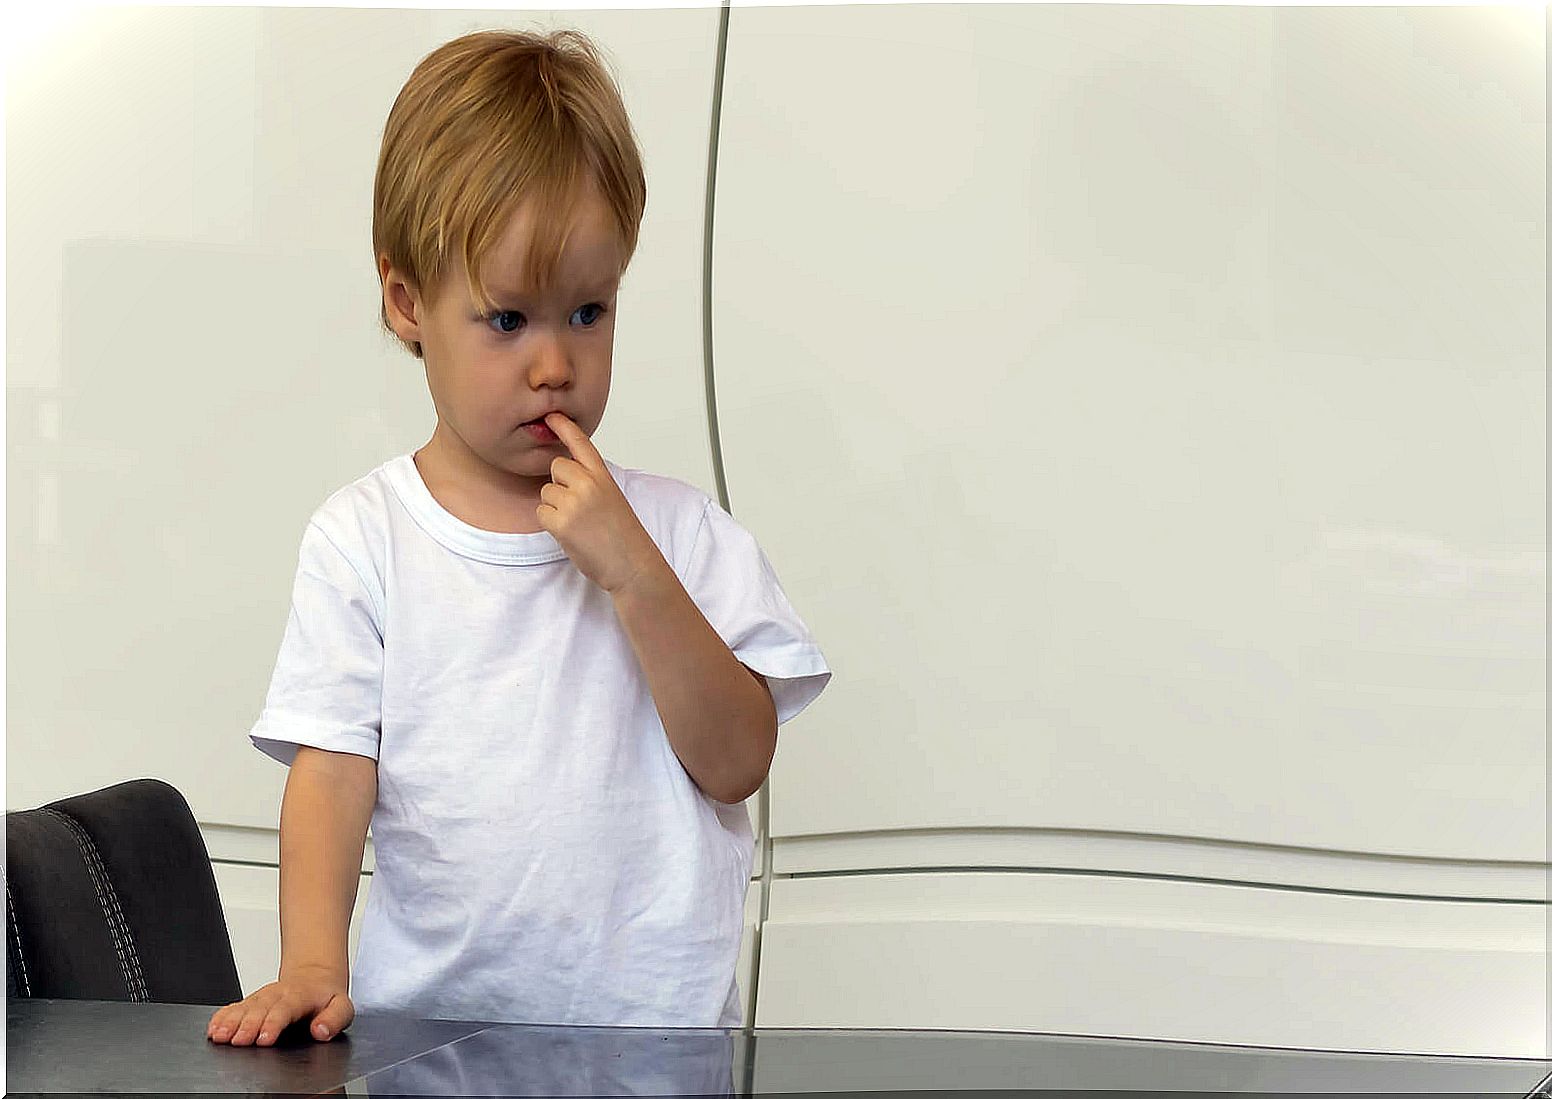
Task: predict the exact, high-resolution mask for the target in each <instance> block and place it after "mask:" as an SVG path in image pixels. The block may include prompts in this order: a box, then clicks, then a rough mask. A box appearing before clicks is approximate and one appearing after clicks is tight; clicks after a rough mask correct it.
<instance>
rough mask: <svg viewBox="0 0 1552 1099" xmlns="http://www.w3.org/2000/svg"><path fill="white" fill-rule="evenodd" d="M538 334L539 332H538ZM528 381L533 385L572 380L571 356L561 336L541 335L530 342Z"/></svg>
mask: <svg viewBox="0 0 1552 1099" xmlns="http://www.w3.org/2000/svg"><path fill="white" fill-rule="evenodd" d="M536 335H537V334H536ZM528 346H529V350H530V354H531V356H532V357H531V358H530V359H529V361H528V381H529V384H531V385H540V384H548V385H565V384H566V383H568V382H569V381H571V378H572V374H573V369H572V365H571V357H570V355H568V354H567V353H566V347H565V341H564V340H563V339H561V338H560V337H559V336H541V337H538V338H536V339H534V340H532V341H530V342H529V345H528Z"/></svg>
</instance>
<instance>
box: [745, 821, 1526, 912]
mask: <svg viewBox="0 0 1552 1099" xmlns="http://www.w3.org/2000/svg"><path fill="white" fill-rule="evenodd" d="M772 860H773V869H774V870H775V872H776V876H777V877H784V878H803V877H816V876H823V875H837V874H842V875H853V874H870V873H944V872H948V871H954V872H961V871H971V870H977V871H987V872H997V873H1018V872H1037V873H1083V874H1105V875H1112V876H1128V877H1147V878H1157V879H1161V880H1186V881H1210V882H1221V883H1225V884H1233V885H1247V886H1259V887H1264V888H1285V889H1296V890H1301V891H1315V890H1319V891H1326V892H1338V893H1347V894H1363V895H1373V896H1385V897H1409V898H1410V897H1416V898H1422V899H1450V900H1476V901H1495V902H1506V903H1526V904H1546V903H1547V884H1548V874H1549V870H1552V868H1549V867H1548V865H1547V864H1545V863H1516V862H1489V861H1480V862H1478V861H1472V860H1469V859H1431V858H1421V857H1416V856H1404V855H1383V854H1365V853H1363V852H1349V851H1318V850H1311V849H1308V848H1299V847H1277V846H1272V845H1269V844H1252V843H1236V842H1233V841H1226V840H1203V839H1196V838H1193V837H1186V836H1147V835H1138V834H1135V833H1119V832H1084V831H1076V830H1064V829H1040V828H1028V829H1011V828H1009V829H972V828H965V829H953V828H946V829H911V830H901V831H896V832H873V833H866V834H858V833H853V834H845V835H826V836H792V837H780V836H778V837H776V840H775V843H774V844H773V849H772Z"/></svg>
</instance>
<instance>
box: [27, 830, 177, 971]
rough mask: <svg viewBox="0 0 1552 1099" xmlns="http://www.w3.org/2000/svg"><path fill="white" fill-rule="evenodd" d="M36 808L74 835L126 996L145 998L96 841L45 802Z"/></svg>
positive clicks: (132, 944)
mask: <svg viewBox="0 0 1552 1099" xmlns="http://www.w3.org/2000/svg"><path fill="white" fill-rule="evenodd" d="M39 811H40V812H43V813H47V814H49V815H50V816H52V817H55V818H57V819H58V820H59V821H61V822H62V823H63V824H64V825H65V827H66V828H68V829H70V834H71V835H73V836H74V837H75V841H76V845H77V846H79V847H80V848H81V853H82V855H84V856H85V858H86V869H87V871H88V872H89V873H90V874H91V877H92V886H93V888H95V889H96V890H97V902H98V903H99V904H101V905H102V914H103V917H104V918H105V919H106V920H107V921H108V931H109V933H110V934H111V935H112V936H113V949H114V951H115V952H117V954H118V956H119V968H120V969H121V970H122V971H123V974H124V984H125V987H127V988H128V990H129V998H130V999H131V1000H149V999H150V998H151V994H150V993H149V992H147V991H146V986H145V980H144V978H143V976H142V975H141V972H140V956H139V954H138V953H137V952H136V950H135V940H134V938H133V937H132V936H131V935H130V933H129V922H128V921H127V920H125V919H124V912H123V910H122V909H121V908H119V897H118V893H117V892H115V890H114V888H113V880H112V879H111V878H109V877H108V868H107V867H106V866H104V865H103V862H102V856H101V855H99V854H98V852H97V845H96V844H95V843H93V842H92V837H91V836H90V835H88V834H87V832H86V829H84V828H82V827H81V825H80V822H78V821H77V820H75V818H73V817H70V816H68V815H66V814H64V813H61V812H60V811H59V810H57V809H50V808H48V807H47V806H44V807H43V808H42V809H41V810H39Z"/></svg>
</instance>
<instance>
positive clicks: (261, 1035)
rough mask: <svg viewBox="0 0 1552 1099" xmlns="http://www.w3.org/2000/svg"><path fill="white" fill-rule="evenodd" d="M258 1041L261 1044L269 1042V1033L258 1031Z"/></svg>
mask: <svg viewBox="0 0 1552 1099" xmlns="http://www.w3.org/2000/svg"><path fill="white" fill-rule="evenodd" d="M259 1041H261V1042H267V1041H269V1031H267V1030H261V1031H259Z"/></svg>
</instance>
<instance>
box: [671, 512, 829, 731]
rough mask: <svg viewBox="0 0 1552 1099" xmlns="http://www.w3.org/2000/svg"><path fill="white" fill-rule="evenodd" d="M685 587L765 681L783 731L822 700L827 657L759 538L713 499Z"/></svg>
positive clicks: (691, 557)
mask: <svg viewBox="0 0 1552 1099" xmlns="http://www.w3.org/2000/svg"><path fill="white" fill-rule="evenodd" d="M682 581H683V583H684V587H685V591H687V592H688V593H689V595H690V598H691V599H692V600H693V601H694V602H695V605H696V606H697V607H699V608H700V611H701V613H702V614H703V615H705V616H706V621H707V622H709V623H711V627H712V629H714V630H716V631H717V635H718V636H719V637H721V638H722V640H723V642H725V643H726V644H727V647H728V648H729V649H731V650H733V655H734V656H736V657H738V659H739V660H740V661H741V662H742V663H744V664H746V665H748V666H749V667H750V668H752V669H754V670H755V671H757V672H759V673H760V674H761V675H763V676H765V677H766V680H767V682H768V683H769V685H770V689H771V699H772V701H774V702H775V703H776V724H777V725H782V724H784V723H785V722H787V721H788V720H790V719H791V718H794V717H796V716H797V715H798V714H799V713H800V712H802V710H803V709H804V707H806V706H807V705H808V704H809V703H810V702H812V701H813V700H814V699H816V698H818V697H819V692H821V691H823V690H824V688H825V685H826V684H827V683H829V682H830V674H831V673H830V667H829V665H828V664H827V663H826V662H825V658H824V654H823V653H822V652H820V651H819V645H818V644H817V643H816V642H815V640H814V638H813V635H812V634H810V633H809V631H808V627H807V626H806V625H805V624H804V622H803V620H802V619H801V618H799V617H798V613H797V611H795V610H793V608H792V604H791V603H789V602H788V601H787V595H786V592H784V591H783V590H782V587H781V581H779V580H778V579H777V578H776V570H775V569H773V568H771V563H770V560H769V559H768V558H767V557H766V556H765V551H764V550H762V549H761V548H760V546H759V543H757V542H756V541H755V538H754V535H752V534H750V533H749V531H747V530H745V529H744V528H743V527H742V526H741V525H739V523H738V522H737V521H736V520H735V519H734V518H733V517H732V516H731V515H729V514H728V513H727V512H726V511H725V510H724V509H723V508H722V506H721V505H720V504H718V503H717V502H716V501H715V500H713V499H712V498H711V497H709V496H708V497H706V504H705V508H704V510H703V512H702V514H701V522H700V529H699V531H698V532H697V534H696V536H695V540H694V542H693V543H692V544H691V548H690V555H689V558H688V560H687V561H686V563H685V567H684V575H683V577H682Z"/></svg>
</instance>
